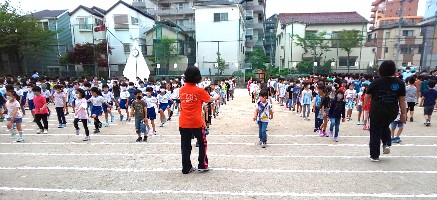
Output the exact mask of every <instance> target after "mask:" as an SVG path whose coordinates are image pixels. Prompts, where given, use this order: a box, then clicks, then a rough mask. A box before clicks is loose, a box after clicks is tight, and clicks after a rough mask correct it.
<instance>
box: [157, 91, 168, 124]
mask: <svg viewBox="0 0 437 200" xmlns="http://www.w3.org/2000/svg"><path fill="white" fill-rule="evenodd" d="M159 91H160V93H159V94H158V102H159V105H158V108H159V114H160V117H161V125H159V127H164V124H165V122H167V119H166V118H165V113H164V112H165V111H166V110H167V107H168V103H169V101H171V100H170V99H171V97H170V95H169V94H168V93H167V91H166V90H165V86H164V85H161V87H160V89H159Z"/></svg>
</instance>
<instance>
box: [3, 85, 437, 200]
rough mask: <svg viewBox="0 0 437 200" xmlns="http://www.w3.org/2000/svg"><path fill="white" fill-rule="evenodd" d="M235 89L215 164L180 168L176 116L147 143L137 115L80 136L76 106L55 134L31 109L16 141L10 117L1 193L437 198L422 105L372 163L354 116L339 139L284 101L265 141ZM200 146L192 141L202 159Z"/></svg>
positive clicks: (435, 132) (213, 147) (219, 126)
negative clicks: (318, 131)
mask: <svg viewBox="0 0 437 200" xmlns="http://www.w3.org/2000/svg"><path fill="white" fill-rule="evenodd" d="M236 96H237V97H236V99H235V100H234V101H231V102H229V103H228V105H226V106H223V107H222V109H221V111H222V112H221V114H220V116H219V117H218V119H217V120H213V125H212V126H211V134H210V135H209V136H207V138H208V157H209V162H210V166H211V168H212V170H211V171H210V172H207V173H193V174H189V175H183V174H182V173H181V171H180V170H181V158H180V143H179V142H180V137H179V132H178V127H177V125H178V122H177V118H174V119H173V120H172V121H171V122H168V123H167V124H165V126H164V127H163V128H159V127H157V131H158V136H154V137H151V138H150V139H149V142H148V143H135V142H134V141H135V139H136V135H135V134H134V125H133V123H126V122H119V121H117V122H115V123H114V124H112V125H111V127H109V128H103V129H102V130H101V133H100V134H99V135H91V141H89V142H82V139H83V136H82V135H81V136H76V135H75V134H74V130H73V128H72V118H71V117H73V116H72V114H70V116H68V117H69V118H68V119H67V121H68V122H69V124H67V126H68V127H67V128H65V129H58V128H57V121H56V116H52V117H51V118H50V121H49V124H50V130H49V134H47V135H37V134H35V133H34V132H35V131H34V130H35V128H36V127H35V125H34V124H33V123H29V121H30V119H26V120H25V121H26V123H25V124H24V125H25V127H24V128H25V133H24V134H25V142H24V143H15V142H11V140H10V139H9V134H8V132H7V131H6V128H5V124H4V123H2V124H1V126H2V133H1V135H0V199H199V198H204V199H206V198H208V199H291V198H303V199H339V198H342V199H366V198H368V199H374V198H378V199H381V198H389V197H394V198H413V197H428V198H437V189H436V185H437V182H436V180H437V128H436V127H437V125H434V126H431V127H424V126H423V122H422V121H423V119H422V116H421V114H422V112H423V111H422V109H421V108H419V109H417V111H416V113H417V114H416V116H415V119H416V122H413V123H408V124H407V125H406V128H405V131H404V134H403V135H402V137H401V138H402V140H403V142H402V143H401V144H395V145H393V147H392V153H391V154H390V155H387V156H386V155H383V156H381V162H379V163H372V162H370V160H369V158H368V153H369V152H368V151H369V150H368V145H367V143H368V132H367V131H362V130H361V126H357V125H356V124H355V123H356V122H355V121H351V122H345V123H343V124H341V126H340V128H341V131H340V142H339V143H335V142H334V141H333V139H332V138H320V137H318V136H316V135H315V134H314V133H313V128H312V127H313V126H314V125H313V123H314V121H313V118H314V117H312V120H311V121H303V120H302V118H300V117H299V116H297V115H296V114H295V113H293V112H290V111H288V110H286V109H285V108H284V107H280V106H278V105H277V103H274V110H275V116H274V117H275V118H274V119H273V121H271V123H270V124H269V128H268V142H269V144H268V147H267V148H266V149H262V148H261V147H260V146H257V145H255V143H256V142H257V141H258V136H257V131H258V129H257V126H256V125H255V123H254V122H253V121H252V120H251V119H252V116H253V110H254V104H251V103H250V99H249V96H248V94H247V92H246V91H245V90H237V91H236ZM117 116H118V114H117ZM353 116H356V113H354V115H353ZM116 118H117V117H116ZM91 130H92V129H91ZM193 146H194V141H193ZM196 156H197V149H196V148H195V147H194V148H193V156H192V161H193V164H194V165H196V164H197V157H196Z"/></svg>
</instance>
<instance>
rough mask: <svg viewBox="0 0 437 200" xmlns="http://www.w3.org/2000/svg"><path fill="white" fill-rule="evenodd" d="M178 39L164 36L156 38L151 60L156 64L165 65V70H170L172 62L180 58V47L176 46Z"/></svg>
mask: <svg viewBox="0 0 437 200" xmlns="http://www.w3.org/2000/svg"><path fill="white" fill-rule="evenodd" d="M176 42H177V41H176V39H174V38H168V37H163V38H162V39H160V40H156V42H155V44H154V47H153V52H152V55H153V57H151V58H150V60H151V61H152V62H153V63H154V64H155V66H156V64H161V66H164V67H165V68H164V72H165V71H167V72H168V71H169V70H170V64H171V63H173V62H177V61H178V60H179V55H178V53H179V52H178V49H177V47H176Z"/></svg>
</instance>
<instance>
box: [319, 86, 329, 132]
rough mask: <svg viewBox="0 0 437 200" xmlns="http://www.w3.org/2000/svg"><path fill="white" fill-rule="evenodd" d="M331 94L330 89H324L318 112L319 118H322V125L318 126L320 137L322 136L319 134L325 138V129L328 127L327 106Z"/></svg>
mask: <svg viewBox="0 0 437 200" xmlns="http://www.w3.org/2000/svg"><path fill="white" fill-rule="evenodd" d="M331 93H332V87H329V86H328V87H326V89H325V95H324V96H323V97H322V104H321V108H320V112H321V116H322V118H323V123H322V125H321V126H320V131H321V133H319V134H320V136H322V135H321V134H322V133H323V136H325V137H329V134H328V133H326V127H327V126H328V115H329V108H330V107H329V106H330V103H331V98H330V96H331Z"/></svg>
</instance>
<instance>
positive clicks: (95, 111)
mask: <svg viewBox="0 0 437 200" xmlns="http://www.w3.org/2000/svg"><path fill="white" fill-rule="evenodd" d="M101 114H102V106H93V107H92V108H91V115H96V116H100V115H101Z"/></svg>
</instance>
